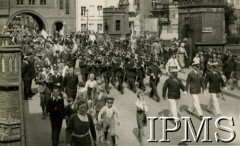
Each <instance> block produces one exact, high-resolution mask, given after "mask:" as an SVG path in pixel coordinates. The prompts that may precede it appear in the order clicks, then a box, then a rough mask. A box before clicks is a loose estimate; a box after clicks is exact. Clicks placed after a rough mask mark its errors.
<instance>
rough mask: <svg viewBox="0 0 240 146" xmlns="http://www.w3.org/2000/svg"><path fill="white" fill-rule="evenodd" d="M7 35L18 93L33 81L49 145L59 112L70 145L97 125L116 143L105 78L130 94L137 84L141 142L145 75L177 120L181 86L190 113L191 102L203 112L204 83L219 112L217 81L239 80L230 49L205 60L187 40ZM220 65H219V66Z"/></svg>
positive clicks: (28, 94) (84, 139) (27, 93)
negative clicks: (18, 61)
mask: <svg viewBox="0 0 240 146" xmlns="http://www.w3.org/2000/svg"><path fill="white" fill-rule="evenodd" d="M11 36H12V40H13V41H14V42H15V43H16V44H19V45H21V46H22V50H23V63H22V79H23V83H24V98H25V99H26V100H29V99H31V98H32V96H33V95H34V93H32V91H31V87H32V82H34V83H35V84H36V85H38V93H39V97H40V101H41V103H40V106H41V108H42V119H45V118H46V116H47V115H50V121H51V126H52V145H53V146H57V145H58V143H59V135H60V131H61V128H62V122H63V119H66V122H67V128H66V142H67V144H68V145H74V146H78V145H79V146H80V145H91V137H92V139H93V141H94V143H95V145H96V141H97V134H96V131H97V133H98V132H101V130H102V131H103V134H104V140H106V141H107V139H108V131H110V134H111V141H112V144H113V145H116V139H115V125H116V124H118V125H119V124H120V123H119V113H118V110H117V107H115V106H114V97H111V96H110V92H111V90H112V89H111V88H110V84H112V86H116V85H117V88H116V89H117V90H118V91H119V93H120V94H122V95H124V90H126V88H124V87H123V84H124V82H125V83H126V84H127V85H128V86H129V89H130V90H132V92H134V93H137V87H136V82H138V83H139V85H138V88H139V89H140V90H142V91H140V92H138V93H137V97H138V100H137V101H136V103H135V104H136V108H137V123H138V128H139V138H140V141H142V137H143V135H144V134H143V133H144V132H143V128H144V126H146V113H147V112H148V107H147V105H146V102H145V100H144V94H143V93H144V91H145V90H146V87H145V81H144V80H145V79H146V78H147V76H149V84H150V88H151V92H150V95H149V96H150V98H153V99H154V98H155V100H156V102H160V100H162V99H164V100H166V98H167V99H168V101H169V103H170V110H171V113H172V114H171V116H173V117H175V121H178V120H179V119H178V114H177V105H178V104H177V103H178V101H179V99H180V95H181V94H180V90H183V91H184V94H187V92H189V93H190V94H191V95H192V102H191V105H190V106H189V108H188V112H189V113H190V114H193V112H194V110H195V109H196V111H197V113H198V116H199V118H200V119H202V118H203V116H204V115H203V113H202V110H201V106H200V103H199V100H198V95H199V94H200V93H202V92H203V91H204V92H205V91H206V88H207V84H208V83H209V93H210V94H211V100H210V102H209V106H208V110H209V111H214V112H215V114H216V115H220V114H221V110H220V107H219V103H218V99H217V96H219V95H221V94H219V93H221V90H222V88H224V89H226V88H225V87H226V83H228V82H229V83H230V85H231V89H234V88H236V87H237V85H238V83H237V81H238V80H239V79H240V77H239V75H240V73H239V72H240V66H239V65H240V62H239V58H238V59H233V56H232V54H227V55H226V56H225V57H224V58H223V59H222V60H221V62H222V63H220V62H219V60H217V61H216V60H215V61H214V60H213V59H212V60H211V58H212V57H211V52H206V53H200V52H191V47H190V45H189V44H188V40H187V39H184V40H182V41H180V40H177V39H173V40H171V41H163V40H160V39H159V38H154V39H150V40H149V39H148V40H147V39H146V38H145V37H142V38H137V37H135V36H134V35H132V36H130V38H128V37H127V36H125V35H122V36H121V37H120V38H119V39H112V38H110V37H109V36H108V35H105V34H100V33H93V32H76V33H69V34H67V35H66V36H63V35H61V34H60V33H59V32H55V33H54V35H53V36H51V35H48V36H44V35H41V34H24V35H19V34H12V35H11ZM192 54H194V56H192ZM224 59H225V60H226V61H225V60H224ZM221 64H223V65H221ZM190 66H191V69H192V71H191V72H190V73H189V74H188V77H187V84H186V86H185V85H183V83H182V81H181V80H180V79H179V78H178V72H183V73H184V72H185V71H186V69H188V70H189V67H190ZM220 66H223V67H222V69H221V70H219V69H220ZM163 70H166V72H167V74H168V75H169V79H167V80H166V81H165V82H164V85H163V91H162V96H160V95H159V94H158V90H157V86H158V84H159V82H160V77H161V76H162V75H163ZM76 72H80V74H79V73H76ZM79 75H80V76H79ZM199 83H201V84H199ZM64 99H66V100H67V102H68V105H67V106H65V105H64ZM93 113H94V117H92V115H93ZM94 120H95V121H97V122H94ZM80 129H81V130H80Z"/></svg>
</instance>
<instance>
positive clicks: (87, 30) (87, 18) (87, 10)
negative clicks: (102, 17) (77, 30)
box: [87, 10, 88, 31]
mask: <svg viewBox="0 0 240 146" xmlns="http://www.w3.org/2000/svg"><path fill="white" fill-rule="evenodd" d="M87 31H88V10H87Z"/></svg>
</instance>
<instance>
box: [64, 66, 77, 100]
mask: <svg viewBox="0 0 240 146" xmlns="http://www.w3.org/2000/svg"><path fill="white" fill-rule="evenodd" d="M78 81H79V79H78V76H77V75H76V74H74V69H73V66H70V67H69V73H68V74H66V75H65V77H64V79H63V87H64V89H65V93H66V94H67V96H68V97H72V98H73V99H74V100H75V98H76V95H77V84H78Z"/></svg>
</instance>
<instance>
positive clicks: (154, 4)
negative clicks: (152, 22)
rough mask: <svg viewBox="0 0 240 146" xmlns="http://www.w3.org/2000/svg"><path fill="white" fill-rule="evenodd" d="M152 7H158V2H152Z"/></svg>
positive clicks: (154, 0) (155, 0) (153, 0)
mask: <svg viewBox="0 0 240 146" xmlns="http://www.w3.org/2000/svg"><path fill="white" fill-rule="evenodd" d="M151 6H152V8H154V7H156V6H157V0H152V1H151Z"/></svg>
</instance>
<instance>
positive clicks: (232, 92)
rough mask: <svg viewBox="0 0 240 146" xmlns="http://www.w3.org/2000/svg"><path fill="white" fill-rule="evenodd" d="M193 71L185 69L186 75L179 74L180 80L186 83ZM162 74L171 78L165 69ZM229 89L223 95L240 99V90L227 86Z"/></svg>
mask: <svg viewBox="0 0 240 146" xmlns="http://www.w3.org/2000/svg"><path fill="white" fill-rule="evenodd" d="M191 71H192V68H191V67H190V68H189V69H184V72H185V73H181V72H179V73H178V78H179V79H180V80H181V81H183V82H184V83H185V82H186V81H187V76H188V73H189V72H191ZM162 72H163V75H164V76H168V77H169V75H168V74H166V70H165V69H162ZM227 87H228V90H227V91H226V90H223V91H222V93H223V94H225V95H228V96H231V97H233V98H240V90H238V89H234V90H230V87H229V85H227Z"/></svg>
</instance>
